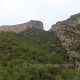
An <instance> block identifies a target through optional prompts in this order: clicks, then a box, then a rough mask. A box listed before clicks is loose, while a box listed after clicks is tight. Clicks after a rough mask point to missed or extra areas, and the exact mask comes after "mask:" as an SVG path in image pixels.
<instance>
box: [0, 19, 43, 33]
mask: <svg viewBox="0 0 80 80" xmlns="http://www.w3.org/2000/svg"><path fill="white" fill-rule="evenodd" d="M30 28H35V29H40V30H43V23H42V22H40V21H35V20H31V21H29V22H27V23H23V24H17V25H4V26H1V27H0V32H16V33H18V32H22V31H25V30H28V29H30Z"/></svg>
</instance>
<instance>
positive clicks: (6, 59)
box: [0, 29, 80, 80]
mask: <svg viewBox="0 0 80 80" xmlns="http://www.w3.org/2000/svg"><path fill="white" fill-rule="evenodd" d="M74 63H75V60H73V59H70V58H69V55H68V54H67V51H66V49H65V48H64V47H63V46H62V45H61V41H60V40H59V38H58V37H57V36H56V34H54V33H52V32H46V31H42V30H37V29H30V30H28V31H24V32H21V33H19V34H16V33H10V32H9V33H8V32H6V33H4V32H2V33H0V80H73V79H74V78H75V77H77V80H80V76H79V75H80V72H78V74H77V70H75V68H74V65H73V66H68V67H66V66H67V65H62V64H74ZM46 64H48V65H47V66H46ZM51 65H52V66H51ZM42 66H43V67H42ZM76 74H77V75H76Z"/></svg>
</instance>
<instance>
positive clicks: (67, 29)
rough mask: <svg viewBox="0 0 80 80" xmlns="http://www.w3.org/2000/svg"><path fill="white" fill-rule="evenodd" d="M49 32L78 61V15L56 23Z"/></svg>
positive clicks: (79, 22) (79, 50)
mask: <svg viewBox="0 0 80 80" xmlns="http://www.w3.org/2000/svg"><path fill="white" fill-rule="evenodd" d="M50 31H53V32H55V33H56V34H57V36H58V37H59V38H60V40H61V43H62V45H63V46H64V47H65V48H66V50H67V51H68V53H69V55H70V56H71V57H74V58H76V59H78V60H79V61H80V13H79V14H76V15H72V16H71V17H70V18H69V19H67V20H65V21H61V22H57V23H56V24H55V25H52V27H51V29H50Z"/></svg>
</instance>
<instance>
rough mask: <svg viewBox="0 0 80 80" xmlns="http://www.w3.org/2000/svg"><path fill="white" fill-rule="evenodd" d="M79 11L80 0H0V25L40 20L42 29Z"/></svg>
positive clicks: (48, 27)
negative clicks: (42, 25)
mask: <svg viewBox="0 0 80 80" xmlns="http://www.w3.org/2000/svg"><path fill="white" fill-rule="evenodd" d="M79 12H80V0H0V25H9V24H10V25H11V24H19V23H24V22H28V21H29V20H40V21H42V22H43V23H44V29H46V30H48V29H50V27H51V25H52V24H55V23H56V22H57V21H62V20H65V19H67V18H68V17H70V15H73V14H76V13H79Z"/></svg>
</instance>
